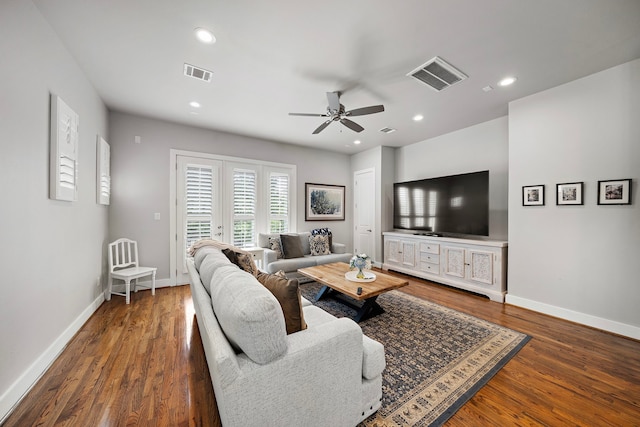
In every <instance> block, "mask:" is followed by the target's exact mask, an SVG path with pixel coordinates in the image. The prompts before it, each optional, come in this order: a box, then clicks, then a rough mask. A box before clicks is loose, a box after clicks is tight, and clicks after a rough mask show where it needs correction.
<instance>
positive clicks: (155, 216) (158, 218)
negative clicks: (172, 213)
mask: <svg viewBox="0 0 640 427" xmlns="http://www.w3.org/2000/svg"><path fill="white" fill-rule="evenodd" d="M153 219H155V220H156V221H160V212H156V213H154V214H153Z"/></svg>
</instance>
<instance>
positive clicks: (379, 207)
mask: <svg viewBox="0 0 640 427" xmlns="http://www.w3.org/2000/svg"><path fill="white" fill-rule="evenodd" d="M395 151H396V149H395V148H392V147H374V148H371V149H369V150H365V151H362V152H360V153H358V154H354V155H353V156H351V169H352V171H353V172H357V171H360V170H364V169H370V168H372V169H374V171H375V186H376V188H375V193H376V201H375V231H376V232H377V236H376V238H375V245H376V248H375V254H374V256H373V259H374V261H376V262H377V263H379V264H380V266H381V265H382V262H383V261H384V241H383V239H382V233H383V232H385V231H389V230H391V229H392V227H393V176H394V169H395V163H394V161H395ZM352 205H353V202H352ZM354 226H355V225H354Z"/></svg>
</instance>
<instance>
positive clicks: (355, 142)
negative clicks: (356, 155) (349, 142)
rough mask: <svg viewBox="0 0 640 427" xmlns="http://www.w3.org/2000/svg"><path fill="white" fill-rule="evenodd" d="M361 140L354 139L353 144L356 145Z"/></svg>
mask: <svg viewBox="0 0 640 427" xmlns="http://www.w3.org/2000/svg"><path fill="white" fill-rule="evenodd" d="M361 142H362V141H360V140H359V139H356V140H355V141H353V143H354V144H356V145H358V144H360V143H361Z"/></svg>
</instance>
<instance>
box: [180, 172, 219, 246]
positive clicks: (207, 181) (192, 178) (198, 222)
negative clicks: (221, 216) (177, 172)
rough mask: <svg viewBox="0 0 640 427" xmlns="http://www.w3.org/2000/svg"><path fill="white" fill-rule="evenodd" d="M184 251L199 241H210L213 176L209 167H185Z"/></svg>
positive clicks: (213, 189)
mask: <svg viewBox="0 0 640 427" xmlns="http://www.w3.org/2000/svg"><path fill="white" fill-rule="evenodd" d="M185 184H186V197H185V204H186V207H185V208H186V209H185V210H186V226H185V230H184V232H185V239H184V242H185V245H186V246H185V247H184V248H182V249H183V250H184V251H185V252H186V250H187V249H188V248H189V247H190V246H191V245H192V244H193V243H195V242H197V241H198V240H200V239H210V238H211V236H212V234H211V226H212V224H211V222H212V219H213V216H212V200H213V192H214V191H217V190H216V189H215V188H214V185H213V174H212V168H211V167H210V166H198V165H187V169H186V183H185Z"/></svg>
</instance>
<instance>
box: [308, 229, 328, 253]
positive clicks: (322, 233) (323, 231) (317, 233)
mask: <svg viewBox="0 0 640 427" xmlns="http://www.w3.org/2000/svg"><path fill="white" fill-rule="evenodd" d="M311 235H312V236H329V250H331V248H332V246H333V234H331V229H329V228H327V227H325V228H316V229H314V230H311Z"/></svg>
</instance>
